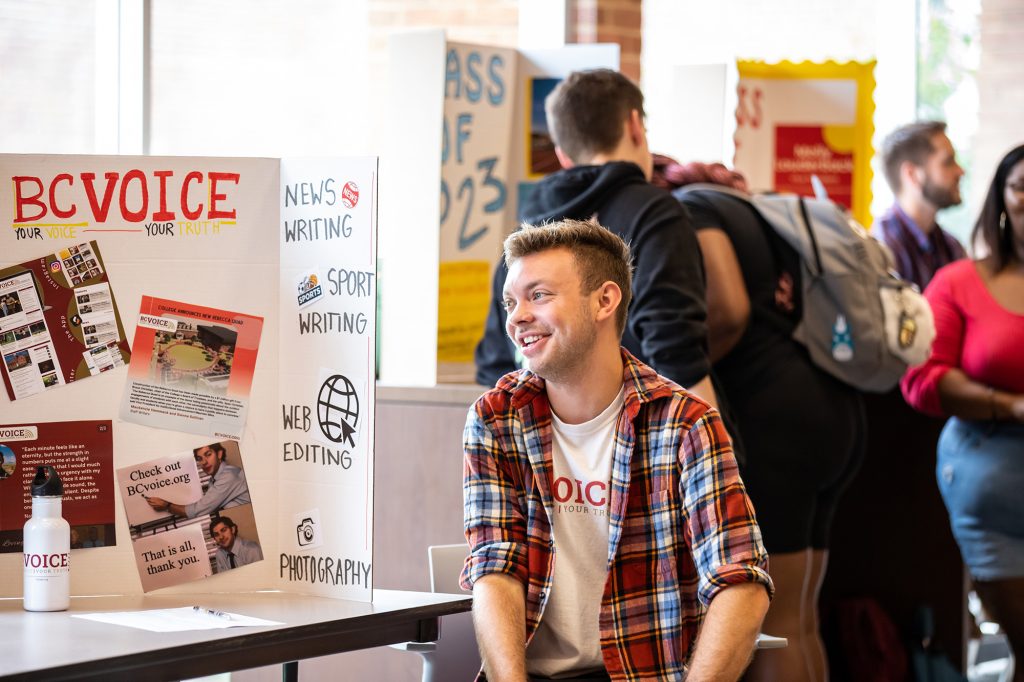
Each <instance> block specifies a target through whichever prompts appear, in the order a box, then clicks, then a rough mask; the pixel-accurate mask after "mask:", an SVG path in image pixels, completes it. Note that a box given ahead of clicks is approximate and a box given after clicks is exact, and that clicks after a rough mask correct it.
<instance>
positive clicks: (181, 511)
mask: <svg viewBox="0 0 1024 682" xmlns="http://www.w3.org/2000/svg"><path fill="white" fill-rule="evenodd" d="M146 502H148V503H149V506H150V507H152V508H153V511H160V512H162V511H165V512H170V513H171V514H174V515H175V516H188V511H187V510H186V509H185V505H183V504H175V503H174V502H168V501H167V500H165V499H163V498H160V497H147V498H146Z"/></svg>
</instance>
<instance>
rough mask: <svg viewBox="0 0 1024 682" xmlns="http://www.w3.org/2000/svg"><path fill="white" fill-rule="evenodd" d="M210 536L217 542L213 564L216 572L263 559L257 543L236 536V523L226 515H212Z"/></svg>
mask: <svg viewBox="0 0 1024 682" xmlns="http://www.w3.org/2000/svg"><path fill="white" fill-rule="evenodd" d="M210 536H211V537H212V538H213V541H214V542H216V543H217V554H216V556H215V558H214V566H215V568H216V569H217V572H218V573H221V572H222V571H230V570H231V569H232V568H238V567H239V566H245V565H247V564H251V563H253V562H256V561H262V560H263V550H262V549H261V548H260V546H259V543H257V542H253V541H252V540H246V539H245V538H240V537H238V525H237V524H235V522H234V521H233V520H232V519H231V518H230V517H228V516H215V517H213V519H212V520H211V521H210Z"/></svg>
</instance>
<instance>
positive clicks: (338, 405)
mask: <svg viewBox="0 0 1024 682" xmlns="http://www.w3.org/2000/svg"><path fill="white" fill-rule="evenodd" d="M316 416H317V419H318V421H319V422H320V431H322V432H323V434H324V436H326V437H327V439H328V440H330V441H331V442H332V443H341V442H342V441H344V442H347V443H348V444H349V445H351V446H352V447H355V441H354V440H353V439H352V436H353V434H355V432H356V425H357V424H358V423H359V395H358V394H357V393H356V388H355V386H353V385H352V382H351V381H349V380H348V377H345V376H342V375H341V374H335V375H334V376H332V377H329V378H328V379H327V381H325V382H324V383H323V385H322V386H320V395H319V396H317V401H316Z"/></svg>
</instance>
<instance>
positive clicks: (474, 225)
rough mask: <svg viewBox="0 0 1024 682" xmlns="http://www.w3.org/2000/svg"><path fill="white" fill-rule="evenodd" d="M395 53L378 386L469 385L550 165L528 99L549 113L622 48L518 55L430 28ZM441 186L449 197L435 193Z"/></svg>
mask: <svg viewBox="0 0 1024 682" xmlns="http://www.w3.org/2000/svg"><path fill="white" fill-rule="evenodd" d="M389 49H390V55H389V63H390V69H391V71H390V74H389V92H390V98H389V107H388V114H387V115H388V116H389V117H390V122H389V123H390V125H389V130H390V131H391V132H390V134H389V137H388V140H387V142H388V145H389V146H388V152H387V154H386V155H385V156H384V157H383V159H384V160H383V162H382V163H383V171H382V172H383V174H384V175H385V177H387V178H388V182H387V183H386V184H385V186H384V188H383V190H382V191H383V192H384V196H385V197H386V198H385V199H384V200H383V201H382V202H381V205H382V208H383V210H384V211H385V212H386V213H385V216H384V217H383V220H384V221H385V222H386V224H387V225H389V226H391V227H392V229H391V230H389V231H388V232H385V233H384V234H382V236H381V253H382V256H381V278H382V280H383V282H382V283H381V297H382V307H381V315H382V320H381V358H380V379H381V381H382V382H383V383H390V384H398V385H412V386H433V385H435V384H437V383H439V382H467V383H468V382H472V381H473V380H474V377H475V371H474V370H475V368H474V367H473V351H474V349H475V347H476V344H477V343H478V342H479V340H480V338H481V337H482V336H483V328H484V322H485V320H486V315H487V306H488V304H489V303H490V282H491V276H492V275H493V272H494V267H495V265H496V264H497V261H498V258H499V257H500V255H501V243H502V241H503V240H504V238H505V237H506V236H507V235H508V233H509V232H511V231H512V230H513V229H514V228H515V226H516V225H515V221H516V215H517V213H518V206H519V205H520V202H521V200H522V195H523V193H524V192H525V191H528V189H529V186H530V183H528V182H526V181H525V179H526V177H527V176H528V175H530V174H531V173H533V174H534V175H536V173H537V170H536V169H537V168H539V167H544V168H548V167H550V166H551V146H550V143H547V145H546V146H545V144H544V142H543V141H542V140H538V142H537V146H536V149H534V148H533V147H531V146H530V144H531V143H530V142H529V141H530V139H531V137H530V123H529V121H531V120H532V118H535V117H531V116H530V115H529V114H528V113H527V108H528V106H529V105H528V97H529V96H532V97H533V101H536V102H537V103H538V105H539V106H541V107H542V106H543V102H542V101H541V97H542V94H543V91H544V88H545V87H548V88H550V87H551V86H553V82H551V79H556V78H561V77H564V76H565V74H567V73H569V72H570V71H572V70H574V69H581V68H595V67H600V66H607V67H611V68H615V67H617V65H618V46H617V45H573V46H569V47H566V48H564V49H558V50H531V51H515V50H507V49H501V48H495V47H486V46H480V45H466V44H459V43H452V42H448V41H447V40H446V39H445V35H444V31H443V30H427V31H414V32H409V33H405V34H400V35H395V36H392V38H391V41H390V45H389ZM533 79H538V82H537V86H536V87H534V86H533V85H532V80H533ZM528 93H532V94H530V95H528ZM410 106H413V107H415V108H416V110H417V111H418V112H420V114H419V115H418V116H416V117H414V118H413V119H410V118H409V117H408V116H406V115H405V112H406V111H407V110H408V108H409V107H410ZM524 139H526V140H527V141H528V142H527V144H526V145H524V144H523V140H524ZM545 149H546V152H545V151H544V150H545ZM542 157H544V158H543V159H542ZM531 163H532V164H533V168H534V170H533V171H531V170H530V164H531ZM438 186H440V190H441V191H440V197H438V195H437V194H436V193H433V192H432V191H431V190H432V189H433V188H434V187H438ZM389 273H401V276H399V275H398V274H395V275H394V276H392V275H390V274H389ZM413 299H415V300H416V301H417V305H416V306H409V305H408V302H409V301H410V300H413ZM423 334H431V335H434V336H436V338H437V344H436V347H423V348H419V347H415V346H414V345H411V344H409V343H408V339H409V338H413V337H418V336H420V335H423Z"/></svg>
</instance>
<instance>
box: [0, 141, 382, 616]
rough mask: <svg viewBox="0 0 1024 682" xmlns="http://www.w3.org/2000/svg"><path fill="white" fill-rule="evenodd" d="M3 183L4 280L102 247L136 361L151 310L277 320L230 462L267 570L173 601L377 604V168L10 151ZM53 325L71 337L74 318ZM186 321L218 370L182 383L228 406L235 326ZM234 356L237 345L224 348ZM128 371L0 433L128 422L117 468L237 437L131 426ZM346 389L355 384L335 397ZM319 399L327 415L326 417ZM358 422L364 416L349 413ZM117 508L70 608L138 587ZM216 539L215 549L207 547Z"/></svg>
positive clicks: (19, 405) (116, 452)
mask: <svg viewBox="0 0 1024 682" xmlns="http://www.w3.org/2000/svg"><path fill="white" fill-rule="evenodd" d="M0 177H2V178H3V179H4V182H5V183H6V184H7V185H8V187H9V188H11V190H12V191H8V192H5V193H3V194H0V216H2V218H0V220H2V221H3V223H2V224H0V269H2V268H4V267H8V266H13V265H17V264H19V263H25V262H28V261H31V260H33V259H39V258H42V257H44V256H46V255H47V254H53V253H59V252H60V251H61V250H62V249H65V248H67V247H69V246H71V245H78V244H81V243H85V242H91V241H94V242H95V243H96V244H97V245H98V247H99V249H100V251H101V253H102V256H103V260H104V266H105V270H106V272H105V275H106V276H108V277H109V282H110V290H111V292H112V294H113V297H114V298H115V299H116V303H117V306H118V309H119V311H120V316H121V318H122V320H123V323H124V325H123V326H124V332H125V334H126V337H127V338H126V340H127V342H128V344H129V345H130V344H131V342H132V341H133V338H134V335H135V333H136V329H137V325H138V324H139V322H140V304H141V303H142V302H143V297H148V298H150V299H157V300H162V301H165V302H166V301H175V302H185V303H187V304H189V308H190V310H189V311H184V312H185V313H189V312H190V313H191V314H193V316H194V315H195V311H197V310H215V311H233V312H237V313H243V314H245V315H247V316H252V317H253V318H257V319H261V320H262V334H261V336H260V338H259V341H258V351H256V352H255V362H254V366H253V368H252V370H251V371H252V374H251V376H250V377H245V379H246V382H247V383H248V384H249V385H250V388H249V392H248V408H247V414H246V417H245V422H244V426H243V427H242V430H241V433H240V436H241V437H240V439H239V440H238V447H237V448H234V449H232V453H233V454H232V455H231V457H232V458H236V457H238V456H239V455H238V454H237V453H238V452H239V451H240V453H241V454H240V457H241V460H242V463H243V464H244V474H245V478H246V481H247V484H248V494H249V496H250V497H251V505H252V506H251V508H252V512H253V513H254V520H253V521H251V522H249V524H248V525H245V524H240V530H241V531H242V532H248V531H249V530H250V526H252V525H253V523H254V524H255V528H256V529H258V534H259V543H260V544H261V545H262V553H263V556H264V560H263V561H259V562H257V563H253V564H252V565H247V566H244V567H241V568H239V569H238V570H232V571H230V572H226V573H224V574H217V575H213V576H212V577H210V578H208V579H206V580H204V581H203V582H202V583H195V582H192V583H183V584H178V585H175V586H173V587H168V588H164V589H165V590H169V591H184V592H188V591H196V590H199V589H202V590H234V589H257V588H271V587H277V588H282V589H289V590H294V591H302V592H312V593H316V594H322V595H325V596H332V597H342V598H352V599H365V600H369V598H370V589H371V585H372V566H371V557H372V521H371V518H370V517H371V514H372V507H373V413H374V391H373V386H374V365H375V347H376V342H375V328H376V312H375V311H376V307H375V303H374V301H375V295H376V278H375V276H374V275H375V271H376V209H377V202H376V191H377V160H376V158H357V159H318V160H281V159H259V158H201V157H196V158H190V157H131V156H54V155H48V156H42V155H0ZM54 267H56V266H54ZM311 276H315V283H313V279H312V278H311ZM310 284H312V286H310ZM317 288H319V293H320V296H316V295H315V293H316V289H317ZM44 294H45V292H44ZM79 305H81V302H79ZM193 308H194V309H193ZM57 312H59V313H60V315H61V318H60V319H62V320H65V322H67V323H69V324H73V321H72V320H71V317H72V316H71V315H65V314H64V313H63V312H62V311H57ZM159 317H160V316H159V315H155V316H149V317H147V318H146V320H144V321H143V322H144V323H148V324H155V325H156V326H157V327H159V326H160V324H165V322H164V323H161V321H160V320H159V319H154V318H159ZM179 317H181V319H180V320H179V327H178V332H177V339H173V340H172V341H176V342H177V343H178V345H183V346H187V345H189V344H190V343H191V345H193V346H194V347H195V348H197V349H200V350H199V353H200V354H202V353H203V352H205V353H206V354H207V356H206V362H208V363H209V365H210V370H211V371H210V372H206V371H205V369H204V370H201V371H200V372H199V374H200V376H196V377H187V376H186V380H190V381H192V382H193V385H199V384H203V386H204V390H205V391H206V392H208V393H210V394H215V393H216V391H217V388H215V387H213V388H211V386H215V385H216V384H217V382H218V379H221V378H223V377H221V376H218V374H223V372H215V371H213V370H215V369H218V368H220V369H223V367H224V366H225V365H228V366H230V361H231V357H230V353H228V352H223V353H218V352H217V351H216V350H211V348H216V347H217V343H214V342H210V341H207V342H206V343H205V345H204V344H202V343H200V342H199V339H200V338H214V337H216V338H218V339H219V338H220V337H217V335H218V334H220V335H222V336H223V335H224V334H229V332H230V329H229V328H230V327H231V326H232V325H231V322H232V320H231V319H228V317H229V316H226V317H225V319H222V320H215V321H216V323H217V324H214V323H213V322H211V323H210V324H209V325H206V328H202V329H201V328H200V327H202V326H203V325H202V324H198V323H194V322H193V321H189V319H188V318H187V315H182V316H179ZM182 320H183V321H182ZM182 329H184V330H185V332H184V333H182V331H181V330H182ZM226 330H227V331H226ZM174 333H175V331H174V330H173V329H171V330H170V331H169V332H167V334H168V335H171V336H173V335H174ZM204 334H205V335H210V334H213V335H214V337H209V336H207V337H204V336H203V335H204ZM69 338H70V337H69ZM222 340H223V339H222ZM165 341H166V338H165ZM218 343H219V342H218ZM204 348H205V350H202V349H204ZM223 348H224V349H230V346H229V345H228V344H227V342H226V341H225V345H224V346H223ZM159 350H160V349H158V348H156V347H154V348H153V349H152V358H151V360H150V362H151V363H152V365H153V367H154V368H156V367H157V366H158V365H159V364H160V362H159V361H160V360H162V359H163V358H158V357H157V356H158V355H159ZM188 350H189V351H190V352H191V350H192V349H188ZM134 353H135V356H136V357H137V359H142V360H147V354H146V353H143V354H142V355H141V356H140V354H139V353H138V351H134ZM218 356H219V357H218ZM104 357H106V356H104ZM198 362H199V364H203V362H204V361H203V360H202V359H200V360H199V361H198ZM236 362H237V359H236ZM218 363H220V364H218ZM83 366H84V365H83ZM237 366H238V367H242V366H243V365H242V364H241V363H239V364H238V365H237ZM172 369H175V370H178V371H177V376H175V377H172V379H178V380H180V375H182V374H185V375H187V374H188V372H189V369H188V367H187V366H186V365H185V364H184V360H182V361H181V362H180V363H179V364H178V365H177V366H173V367H172ZM154 371H155V370H154ZM127 372H128V370H127V368H126V367H124V366H123V365H120V366H117V365H115V366H113V367H112V368H109V371H103V372H102V373H101V374H100V373H97V374H95V375H93V376H87V377H85V378H83V380H76V381H72V382H70V383H67V384H62V385H60V386H58V387H56V388H54V389H52V390H46V391H44V392H43V393H40V394H38V395H30V396H28V397H26V398H23V399H18V400H15V401H13V402H12V401H9V399H8V398H7V397H6V395H5V396H4V397H0V415H2V416H0V425H10V424H36V423H43V422H53V421H58V420H61V421H71V420H76V421H77V420H82V421H84V420H113V423H112V430H113V465H114V467H115V468H118V469H120V468H123V467H130V466H133V465H137V464H141V463H144V462H147V461H149V460H155V459H158V458H161V457H166V456H169V455H173V454H177V453H181V452H187V451H189V450H194V449H197V448H201V447H202V446H204V445H206V444H209V443H211V442H214V441H218V440H222V438H221V437H220V436H224V435H228V436H230V435H235V434H216V435H201V434H198V433H191V434H190V433H186V432H183V431H179V430H171V429H168V428H157V427H156V426H153V425H142V424H139V423H133V422H131V421H122V420H119V419H118V413H119V406H120V404H121V401H122V395H123V393H124V391H125V386H126V378H127ZM231 374H232V376H231V378H230V380H231V381H235V379H236V377H235V376H234V372H231ZM335 376H337V377H343V378H344V381H342V380H341V379H340V378H339V379H335V380H334V382H331V378H332V377H335ZM225 380H226V379H225ZM325 386H328V387H331V388H333V389H335V390H337V391H338V392H337V393H331V392H330V391H329V390H327V389H325V388H324V387H325ZM228 395H230V392H228ZM321 396H326V398H324V401H325V402H326V403H327V405H326V406H321V405H319V403H318V401H320V400H321ZM343 403H344V404H343ZM348 406H352V407H354V409H352V410H351V414H343V410H341V411H340V408H347V407H348ZM328 422H330V424H328ZM331 424H334V426H331ZM321 425H323V428H321ZM325 432H326V435H325ZM3 483H4V484H8V483H14V481H11V480H10V479H8V480H5V481H3ZM204 485H206V484H205V483H204ZM12 490H13V488H12ZM5 494H6V493H5ZM117 494H118V498H119V499H117V500H116V504H115V519H114V523H115V525H116V531H117V545H116V547H110V546H107V547H102V548H88V549H83V550H73V551H72V571H71V576H72V592H73V593H74V594H95V593H103V592H109V591H110V590H115V589H116V590H117V591H118V592H137V591H140V590H141V585H140V581H139V576H138V573H137V571H136V562H135V555H134V553H133V552H132V548H131V542H130V538H129V535H130V534H129V529H128V526H127V521H126V517H125V512H124V505H123V500H121V499H120V493H117ZM151 494H152V493H151ZM168 497H170V495H168ZM168 513H169V512H168ZM307 519H309V521H307ZM183 523H184V521H183ZM313 524H315V532H313V533H312V535H311V537H312V539H311V540H309V541H306V538H307V537H310V534H309V533H308V532H307V533H306V534H305V535H297V529H298V530H300V532H301V531H303V530H308V529H309V528H310V526H311V525H313ZM208 525H209V524H207V528H208ZM300 537H301V538H302V541H300V539H299V538H300ZM204 541H205V542H206V544H207V545H208V546H210V547H211V548H215V545H213V540H212V538H211V537H210V536H209V534H208V531H207V534H206V535H205V536H204ZM210 551H211V556H212V549H211V550H210ZM20 559H21V556H20V554H0V576H2V578H3V579H2V580H0V584H2V585H3V586H4V587H0V594H2V595H3V596H18V595H20V592H21V578H20V576H21V565H20Z"/></svg>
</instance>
